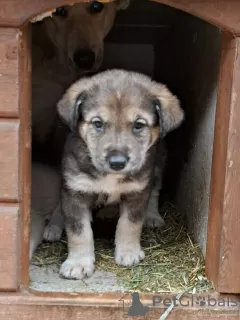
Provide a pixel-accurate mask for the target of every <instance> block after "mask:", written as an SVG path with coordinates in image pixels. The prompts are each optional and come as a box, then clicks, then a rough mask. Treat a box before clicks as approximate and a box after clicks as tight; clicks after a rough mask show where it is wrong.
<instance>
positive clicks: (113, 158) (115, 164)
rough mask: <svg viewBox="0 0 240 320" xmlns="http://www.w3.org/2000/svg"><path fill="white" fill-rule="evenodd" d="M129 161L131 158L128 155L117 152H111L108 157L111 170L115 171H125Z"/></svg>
mask: <svg viewBox="0 0 240 320" xmlns="http://www.w3.org/2000/svg"><path fill="white" fill-rule="evenodd" d="M128 160H129V158H128V157H127V155H125V154H124V153H121V152H119V151H115V150H114V151H111V152H110V153H109V154H108V157H107V161H108V164H109V166H110V168H111V169H112V170H115V171H120V170H123V169H124V168H125V167H126V165H127V163H128Z"/></svg>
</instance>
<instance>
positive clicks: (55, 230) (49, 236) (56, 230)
mask: <svg viewBox="0 0 240 320" xmlns="http://www.w3.org/2000/svg"><path fill="white" fill-rule="evenodd" d="M62 232H63V229H62V228H61V227H60V226H58V225H56V224H51V223H49V224H48V225H46V227H45V229H44V234H43V238H44V240H46V241H59V240H60V239H61V237H62Z"/></svg>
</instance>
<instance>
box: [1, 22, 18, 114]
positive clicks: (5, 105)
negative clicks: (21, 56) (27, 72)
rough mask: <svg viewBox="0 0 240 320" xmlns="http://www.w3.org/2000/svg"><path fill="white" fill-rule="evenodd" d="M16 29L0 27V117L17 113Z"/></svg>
mask: <svg viewBox="0 0 240 320" xmlns="http://www.w3.org/2000/svg"><path fill="white" fill-rule="evenodd" d="M17 46H18V31H17V30H16V29H11V28H0V117H16V116H17V115H18V59H17V58H18V57H17V50H18V48H17Z"/></svg>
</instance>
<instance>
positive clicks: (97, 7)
mask: <svg viewBox="0 0 240 320" xmlns="http://www.w3.org/2000/svg"><path fill="white" fill-rule="evenodd" d="M103 8H104V4H103V3H102V2H98V1H93V2H92V3H91V4H90V7H89V11H90V13H91V14H97V13H100V12H102V11H103Z"/></svg>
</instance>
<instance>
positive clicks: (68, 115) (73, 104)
mask: <svg viewBox="0 0 240 320" xmlns="http://www.w3.org/2000/svg"><path fill="white" fill-rule="evenodd" d="M86 96H87V94H86V92H85V91H84V92H81V93H79V94H78V95H77V96H76V97H75V98H72V97H71V95H70V92H69V91H68V92H66V93H65V94H64V96H63V97H62V99H61V100H60V101H59V102H58V105H57V110H58V114H59V116H60V117H61V119H62V120H63V121H64V122H65V123H66V124H67V126H68V127H69V128H70V129H71V131H76V129H77V125H78V122H79V120H80V117H81V108H82V105H83V103H84V101H85V99H86Z"/></svg>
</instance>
